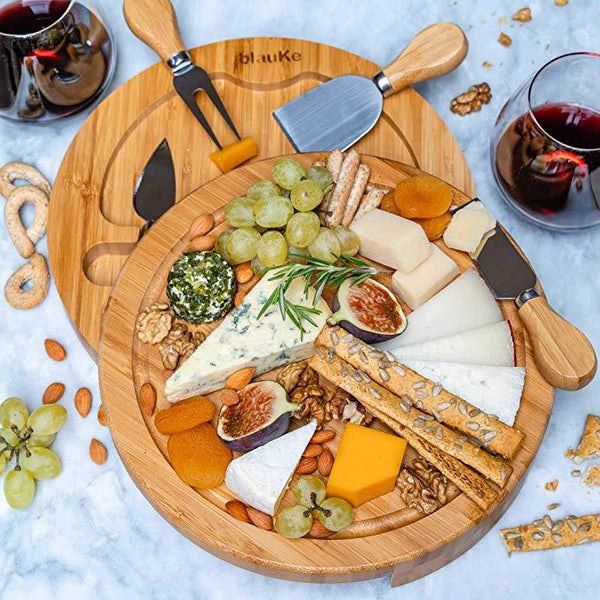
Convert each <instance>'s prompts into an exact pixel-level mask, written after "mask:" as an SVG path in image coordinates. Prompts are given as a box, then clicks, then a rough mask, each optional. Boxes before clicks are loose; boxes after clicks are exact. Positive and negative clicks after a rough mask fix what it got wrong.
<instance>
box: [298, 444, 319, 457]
mask: <svg viewBox="0 0 600 600" xmlns="http://www.w3.org/2000/svg"><path fill="white" fill-rule="evenodd" d="M322 452H323V446H321V445H320V444H309V445H308V446H306V450H304V452H303V453H302V456H306V457H308V458H311V457H312V458H316V457H317V456H319V455H320V454H321V453H322Z"/></svg>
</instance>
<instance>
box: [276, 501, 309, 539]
mask: <svg viewBox="0 0 600 600" xmlns="http://www.w3.org/2000/svg"><path fill="white" fill-rule="evenodd" d="M312 522H313V517H312V512H311V510H310V509H308V508H306V506H302V505H301V504H296V505H295V506H287V507H286V508H282V509H281V510H280V511H279V514H278V515H277V517H275V529H276V530H277V532H278V533H280V534H281V535H282V536H283V537H286V538H301V537H302V536H304V535H306V534H307V533H308V532H309V531H310V528H311V527H312Z"/></svg>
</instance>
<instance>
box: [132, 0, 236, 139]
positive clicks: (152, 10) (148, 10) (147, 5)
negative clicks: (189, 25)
mask: <svg viewBox="0 0 600 600" xmlns="http://www.w3.org/2000/svg"><path fill="white" fill-rule="evenodd" d="M123 12H124V13H125V20H126V21H127V24H128V25H129V28H130V29H131V31H133V33H134V34H135V35H136V36H137V37H138V38H139V39H140V40H142V42H144V43H145V44H146V45H147V46H149V47H150V48H152V49H153V50H154V51H155V52H156V53H157V54H158V55H159V56H160V57H161V58H162V60H164V61H165V62H166V63H167V65H168V66H169V68H170V69H171V71H172V73H173V86H174V88H175V91H176V92H177V93H178V94H179V96H180V97H181V99H182V100H183V101H184V102H185V103H186V105H187V107H188V108H189V109H190V110H191V112H192V114H193V115H194V116H195V117H196V119H197V120H198V122H199V123H200V125H202V127H204V129H205V131H206V133H208V135H209V136H210V138H211V139H212V141H213V142H214V143H215V144H216V145H217V147H218V148H219V150H221V149H222V145H221V142H220V141H219V140H218V139H217V136H216V135H215V133H214V131H213V130H212V127H211V126H210V124H209V123H208V121H207V120H206V117H205V116H204V114H203V113H202V111H201V110H200V107H199V106H198V102H197V101H196V93H197V92H199V91H203V92H205V93H206V95H207V96H208V97H209V98H210V100H211V102H212V103H213V104H214V106H215V108H216V109H217V110H218V111H219V113H220V115H221V116H222V117H223V119H224V120H225V122H226V123H227V125H228V126H229V129H231V131H232V132H233V134H234V135H235V137H236V138H237V139H238V140H239V139H241V138H240V134H239V133H238V131H237V129H236V127H235V125H234V124H233V120H232V119H231V117H230V116H229V113H228V112H227V109H226V108H225V105H224V104H223V102H222V100H221V98H220V97H219V94H218V92H217V90H216V89H215V87H214V86H213V84H212V81H211V80H210V77H209V76H208V73H207V72H206V71H205V70H204V69H202V68H201V67H199V66H197V65H195V64H194V63H193V62H192V57H191V56H190V55H189V53H188V52H187V51H186V50H185V46H184V44H183V42H182V41H181V35H180V33H179V29H178V26H177V17H176V16H175V11H174V9H173V6H172V4H171V2H170V1H169V0H125V2H124V3H123Z"/></svg>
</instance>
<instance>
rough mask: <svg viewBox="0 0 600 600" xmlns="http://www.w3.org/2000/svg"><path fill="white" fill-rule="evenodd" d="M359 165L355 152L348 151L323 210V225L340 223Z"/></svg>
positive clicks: (329, 225) (358, 157)
mask: <svg viewBox="0 0 600 600" xmlns="http://www.w3.org/2000/svg"><path fill="white" fill-rule="evenodd" d="M359 165H360V156H359V154H358V152H357V151H356V150H350V152H348V155H347V156H346V158H345V159H344V162H343V163H342V168H341V170H340V174H339V176H338V180H337V183H336V186H335V189H334V190H333V194H332V195H331V200H330V201H329V203H328V205H327V207H326V208H325V211H324V212H325V225H327V227H334V226H335V225H339V224H340V223H341V222H342V215H343V214H344V210H345V208H346V203H347V202H348V198H349V197H350V192H351V191H352V186H353V185H354V180H355V178H356V172H357V171H358V167H359Z"/></svg>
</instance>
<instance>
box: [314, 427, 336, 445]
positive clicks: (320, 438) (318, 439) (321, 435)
mask: <svg viewBox="0 0 600 600" xmlns="http://www.w3.org/2000/svg"><path fill="white" fill-rule="evenodd" d="M334 437H335V431H331V429H323V430H322V431H316V432H315V434H314V435H313V436H312V437H311V438H310V443H311V444H324V443H325V442H328V441H329V440H332V439H333V438H334Z"/></svg>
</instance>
